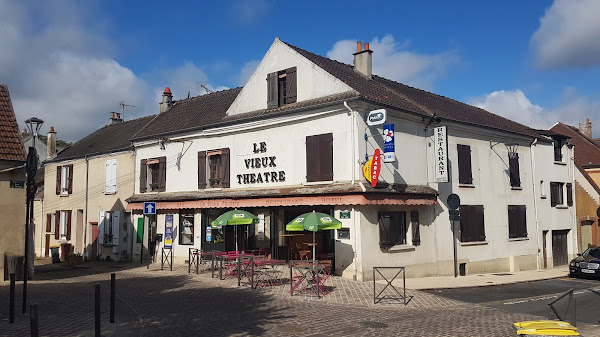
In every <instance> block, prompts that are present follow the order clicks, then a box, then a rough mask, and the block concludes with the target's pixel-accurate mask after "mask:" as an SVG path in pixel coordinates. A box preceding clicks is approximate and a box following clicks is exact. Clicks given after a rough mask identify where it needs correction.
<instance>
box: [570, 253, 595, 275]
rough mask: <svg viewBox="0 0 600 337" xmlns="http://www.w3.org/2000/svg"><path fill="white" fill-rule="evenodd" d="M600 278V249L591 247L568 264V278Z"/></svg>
mask: <svg viewBox="0 0 600 337" xmlns="http://www.w3.org/2000/svg"><path fill="white" fill-rule="evenodd" d="M585 275H589V276H596V277H600V247H596V246H592V247H589V248H588V249H586V251H585V252H583V254H577V257H576V258H574V259H573V260H572V261H571V263H569V276H571V277H577V276H585Z"/></svg>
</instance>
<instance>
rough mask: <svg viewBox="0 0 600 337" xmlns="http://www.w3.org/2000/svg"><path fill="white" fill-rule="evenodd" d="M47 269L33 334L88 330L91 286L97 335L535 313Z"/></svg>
mask: <svg viewBox="0 0 600 337" xmlns="http://www.w3.org/2000/svg"><path fill="white" fill-rule="evenodd" d="M121 266H122V265H121ZM114 267H119V265H115V266H114ZM52 268H54V269H53V270H52V272H47V273H38V274H37V275H36V280H33V281H30V282H29V283H28V285H29V288H28V289H29V303H38V308H39V309H38V310H39V315H40V333H41V335H42V336H67V335H68V336H91V335H93V332H94V330H93V329H94V284H96V283H100V284H101V287H102V294H103V297H102V310H103V312H102V327H103V331H102V334H103V335H105V336H130V335H131V336H142V335H147V336H162V335H175V336H188V335H189V336H263V335H264V336H315V337H316V336H389V335H393V336H515V335H516V334H515V332H514V330H513V328H512V326H511V323H512V322H517V321H523V320H530V319H543V318H542V317H538V316H532V315H527V314H519V313H511V312H505V311H502V310H499V309H495V308H491V307H486V306H485V305H472V304H467V303H463V302H458V301H452V300H447V299H444V298H441V297H437V296H435V295H432V294H427V293H423V292H418V291H411V292H410V293H409V294H410V296H413V298H412V300H411V301H410V302H409V304H408V305H407V306H404V305H402V304H384V305H381V304H377V305H374V304H373V302H372V296H373V295H372V288H371V285H372V283H361V282H353V281H349V280H344V279H341V278H332V279H330V280H329V285H330V291H331V295H328V296H326V297H325V298H324V299H317V298H315V297H314V296H308V295H304V296H294V297H293V298H291V297H290V296H289V293H288V292H287V287H285V286H275V287H261V288H259V289H257V290H253V289H250V287H248V286H242V287H239V288H238V287H237V279H228V280H224V281H219V280H218V279H211V278H210V274H209V273H206V274H201V275H195V274H187V268H182V267H178V268H176V270H174V271H160V270H159V268H156V267H154V266H152V267H151V268H150V269H146V268H145V267H138V268H129V267H121V268H111V267H95V268H89V267H86V268H66V267H64V268H63V266H52ZM61 268H62V269H61ZM111 272H115V273H116V277H117V300H116V307H117V311H116V322H115V323H114V324H110V323H109V315H108V314H109V291H110V273H111ZM288 287H289V286H288ZM21 289H22V283H21V282H18V285H17V305H16V308H17V313H16V322H15V324H8V295H9V287H8V283H7V282H4V283H1V284H0V303H1V304H0V305H1V307H0V335H1V336H27V335H29V317H28V316H27V315H22V314H21V310H20V309H21V298H22V295H21ZM580 329H582V332H583V333H584V335H585V336H588V337H593V336H600V327H598V326H592V325H587V326H580Z"/></svg>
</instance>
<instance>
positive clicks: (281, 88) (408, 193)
mask: <svg viewBox="0 0 600 337" xmlns="http://www.w3.org/2000/svg"><path fill="white" fill-rule="evenodd" d="M372 53H373V52H372V51H371V50H369V47H368V45H365V49H364V50H363V49H362V46H361V45H360V44H359V45H358V48H357V52H356V53H355V54H354V57H355V61H354V64H355V66H354V67H353V66H350V65H346V64H342V63H339V62H337V61H333V60H330V59H327V58H324V57H321V56H318V55H315V54H312V53H310V52H307V51H305V50H302V49H300V48H298V47H295V46H292V45H289V44H287V43H284V42H282V41H280V40H279V39H275V41H274V43H273V45H272V46H271V48H270V49H269V50H268V51H267V53H266V55H265V56H264V58H263V60H262V61H261V63H260V64H259V66H258V67H257V69H256V71H255V72H254V74H253V75H252V76H251V77H250V79H249V81H248V83H247V84H246V85H245V86H244V87H243V88H238V89H231V90H225V91H220V92H216V93H211V94H207V95H204V96H198V97H193V98H188V99H184V100H181V101H178V102H173V101H172V98H171V97H172V96H171V92H170V90H168V88H167V89H166V90H165V93H164V94H163V102H161V113H160V114H159V115H158V116H156V118H154V120H153V121H152V122H150V123H149V124H148V125H146V126H145V127H144V128H143V129H142V130H141V131H140V132H138V133H137V134H136V135H135V137H134V138H133V139H132V141H133V145H134V148H135V167H136V169H135V194H134V195H133V196H132V197H130V198H128V199H127V202H128V204H127V209H128V210H130V211H132V212H133V221H134V223H135V224H136V226H137V232H138V233H141V237H142V240H141V241H142V242H140V243H139V244H137V247H135V248H134V250H133V251H134V260H136V259H138V258H139V259H140V260H143V259H145V258H147V256H148V252H150V253H151V254H153V253H158V254H160V253H159V249H161V248H162V247H164V240H163V241H162V242H161V241H160V240H158V241H157V240H156V239H157V234H164V233H165V226H166V223H167V222H168V223H169V226H171V225H172V226H173V227H172V228H173V233H174V235H173V241H172V248H173V252H174V255H175V259H176V260H177V261H179V262H183V261H184V260H186V259H187V257H188V249H189V248H200V249H204V250H213V249H217V250H234V247H235V241H234V238H235V237H236V235H235V233H234V231H235V230H237V231H238V233H237V237H238V246H241V247H243V248H244V249H253V248H263V247H264V248H270V250H271V253H272V255H273V256H274V257H278V258H281V259H287V258H292V257H294V256H295V254H297V251H298V250H302V249H306V248H307V247H306V246H304V244H305V243H306V242H309V241H310V240H309V236H308V235H306V237H305V236H304V235H303V234H300V235H292V234H291V233H286V231H285V224H286V223H287V222H289V221H290V220H292V219H293V218H294V217H295V216H297V215H299V214H302V213H304V212H309V211H312V210H316V211H321V212H324V213H329V214H332V215H333V216H335V217H336V218H338V219H340V220H341V221H342V223H343V228H342V229H341V230H336V231H330V232H323V233H318V237H317V248H316V251H317V252H318V253H322V254H326V253H335V270H336V273H338V274H341V275H343V276H345V277H349V278H355V279H358V280H368V279H371V278H372V268H373V267H374V266H406V267H407V275H408V276H409V277H410V276H429V275H444V274H452V273H453V270H454V258H453V256H454V254H453V241H452V235H453V234H452V228H451V223H450V220H449V216H448V213H449V212H448V206H447V205H446V200H447V198H448V196H449V195H450V194H451V193H455V194H458V195H459V196H460V199H461V208H460V211H461V224H460V227H461V231H460V233H457V239H458V241H457V242H458V247H457V253H458V254H457V256H458V263H459V264H460V267H461V268H460V269H461V271H462V272H464V273H478V272H500V271H516V270H525V269H536V268H543V267H544V266H547V267H549V266H552V263H550V265H549V264H548V261H552V258H553V256H555V255H556V256H558V255H560V259H559V260H555V261H558V262H560V263H562V262H563V260H564V259H567V258H568V257H570V256H571V255H574V253H575V248H574V242H575V241H574V237H573V232H574V228H575V227H574V223H573V217H574V210H573V207H572V203H571V205H569V202H567V200H569V201H571V202H572V198H571V197H569V192H568V190H569V189H568V188H567V185H568V184H571V183H572V179H573V164H572V161H571V159H570V158H571V157H572V156H571V154H570V149H569V147H568V146H567V143H566V142H565V141H564V140H565V139H566V138H564V137H562V136H560V135H558V134H554V133H543V132H541V131H538V130H533V129H530V128H528V127H526V126H524V125H521V124H518V123H515V122H512V121H510V120H507V119H505V118H502V117H499V116H497V115H494V114H491V113H489V112H487V111H485V110H482V109H479V108H476V107H473V106H470V105H467V104H464V103H461V102H457V101H454V100H452V99H449V98H446V97H442V96H438V95H435V94H432V93H428V92H425V91H422V90H419V89H415V88H412V87H408V86H406V85H403V84H400V83H397V82H393V81H390V80H387V79H385V78H382V77H379V76H375V75H372V74H371V57H372ZM381 109H384V110H385V115H386V119H385V123H384V124H376V125H368V124H370V122H369V123H368V122H367V120H368V115H369V113H370V112H372V111H376V110H379V111H380V112H381ZM390 124H393V129H394V130H393V135H394V143H393V144H394V145H395V147H394V149H390V148H389V145H390V144H389V143H388V144H384V143H385V142H384V139H385V138H386V137H385V136H390V135H391V133H390V131H389V130H390V126H389V125H390ZM439 127H445V130H446V132H447V142H446V145H445V146H446V147H447V152H444V153H443V155H445V156H447V158H446V159H445V160H440V158H439V156H440V153H438V148H437V146H436V145H437V143H436V137H435V135H434V130H436V128H439ZM437 130H439V129H437ZM384 131H385V132H384ZM444 140H446V138H444ZM555 140H558V143H559V144H558V145H557V146H558V148H559V150H560V151H562V153H563V157H562V159H561V162H560V163H555V162H556V160H554V157H553V154H554V149H555V148H554V146H553V142H556V141H555ZM386 149H387V153H385V154H384V152H386ZM376 152H381V163H378V165H376V164H377V163H372V164H373V166H378V167H379V168H380V173H379V176H378V181H377V183H376V184H375V183H374V184H371V183H370V182H369V181H367V179H366V178H365V176H364V175H363V170H364V167H365V166H368V165H370V164H369V163H371V161H372V160H373V157H374V156H375V153H376ZM390 153H391V154H393V156H394V157H395V158H389V156H390ZM384 158H386V160H384ZM387 159H389V161H387ZM367 162H369V163H367ZM440 163H442V164H443V165H445V169H446V171H447V172H446V173H447V179H443V178H442V179H438V178H439V177H438V176H439V175H440V174H439V173H437V170H438V168H439V167H440V165H441V164H440ZM367 175H368V176H371V174H370V172H368V174H367ZM444 180H447V182H442V181H444ZM557 184H563V185H562V192H561V193H562V194H561V197H562V198H563V199H562V200H560V202H558V200H555V199H556V198H558V194H557V193H558V187H557V186H559V185H557ZM550 185H552V186H553V187H552V188H551V187H550ZM542 190H543V191H545V192H542ZM551 191H554V194H553V195H552V196H551V195H550V194H551ZM544 193H545V194H544ZM550 199H552V203H551V202H550V201H551V200H550ZM144 202H156V203H157V204H156V207H157V214H156V215H143V212H142V210H143V207H144ZM234 208H240V209H242V208H243V209H245V210H248V211H250V212H252V213H254V214H257V215H258V216H259V218H260V219H261V220H260V223H259V224H256V225H253V226H246V227H240V226H236V227H235V228H233V227H223V228H220V229H213V228H211V222H212V221H213V220H214V219H215V218H216V217H217V216H218V215H220V214H222V213H224V212H225V211H227V210H230V209H234ZM555 232H556V234H555ZM548 233H550V234H548ZM559 236H560V238H559ZM553 238H554V240H553ZM544 242H545V245H544ZM555 242H556V243H555ZM563 242H564V244H563ZM558 245H560V249H559V248H555V246H558ZM543 249H545V250H543ZM544 252H545V253H544ZM544 257H545V260H544Z"/></svg>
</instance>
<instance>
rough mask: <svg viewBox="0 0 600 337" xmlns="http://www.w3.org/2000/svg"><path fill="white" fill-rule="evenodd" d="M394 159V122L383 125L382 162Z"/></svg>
mask: <svg viewBox="0 0 600 337" xmlns="http://www.w3.org/2000/svg"><path fill="white" fill-rule="evenodd" d="M395 160H396V150H395V147H394V124H384V125H383V162H384V163H390V162H393V161H395Z"/></svg>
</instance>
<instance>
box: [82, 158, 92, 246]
mask: <svg viewBox="0 0 600 337" xmlns="http://www.w3.org/2000/svg"><path fill="white" fill-rule="evenodd" d="M89 175H90V160H89V159H88V156H85V220H84V221H85V225H84V230H83V256H85V257H88V256H87V255H88V249H87V247H88V245H87V231H88V225H89V222H88V192H89Z"/></svg>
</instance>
